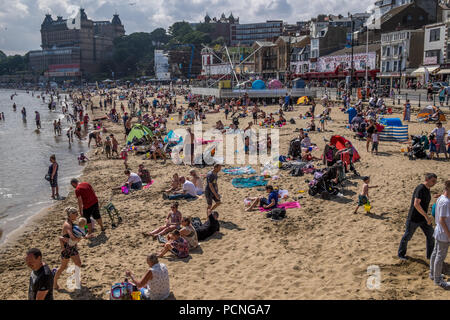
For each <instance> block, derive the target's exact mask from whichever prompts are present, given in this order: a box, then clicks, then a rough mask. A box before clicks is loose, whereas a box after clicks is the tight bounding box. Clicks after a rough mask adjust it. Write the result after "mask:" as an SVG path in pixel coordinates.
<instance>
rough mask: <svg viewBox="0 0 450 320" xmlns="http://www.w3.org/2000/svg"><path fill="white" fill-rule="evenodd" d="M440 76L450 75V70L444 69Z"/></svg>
mask: <svg viewBox="0 0 450 320" xmlns="http://www.w3.org/2000/svg"><path fill="white" fill-rule="evenodd" d="M438 74H450V69H442V70H441V71H439V72H438Z"/></svg>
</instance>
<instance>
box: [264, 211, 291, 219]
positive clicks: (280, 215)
mask: <svg viewBox="0 0 450 320" xmlns="http://www.w3.org/2000/svg"><path fill="white" fill-rule="evenodd" d="M266 217H267V218H272V219H273V220H281V219H283V218H285V217H286V209H285V208H275V209H272V211H270V212H268V213H267V215H266Z"/></svg>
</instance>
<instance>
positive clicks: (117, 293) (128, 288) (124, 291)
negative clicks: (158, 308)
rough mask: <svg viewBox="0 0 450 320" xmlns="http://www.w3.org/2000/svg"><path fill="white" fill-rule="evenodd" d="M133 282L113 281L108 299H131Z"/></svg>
mask: <svg viewBox="0 0 450 320" xmlns="http://www.w3.org/2000/svg"><path fill="white" fill-rule="evenodd" d="M132 292H133V284H131V283H129V282H126V281H125V282H120V283H115V284H113V285H112V286H111V292H110V296H109V299H110V300H132V298H131V293H132Z"/></svg>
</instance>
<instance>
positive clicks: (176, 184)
mask: <svg viewBox="0 0 450 320" xmlns="http://www.w3.org/2000/svg"><path fill="white" fill-rule="evenodd" d="M180 188H181V183H180V177H179V176H178V173H174V174H173V176H172V181H171V184H170V189H167V190H165V192H166V193H171V192H174V191H178V190H180Z"/></svg>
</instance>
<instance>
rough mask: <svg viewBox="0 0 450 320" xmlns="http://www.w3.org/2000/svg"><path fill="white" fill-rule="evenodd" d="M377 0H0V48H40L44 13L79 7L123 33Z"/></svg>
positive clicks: (353, 6) (299, 13)
mask: <svg viewBox="0 0 450 320" xmlns="http://www.w3.org/2000/svg"><path fill="white" fill-rule="evenodd" d="M374 2H375V0H251V1H248V0H247V1H242V0H0V50H2V51H3V52H5V53H6V54H7V55H12V54H25V53H26V52H28V51H30V50H39V49H40V44H41V34H40V28H41V24H42V21H43V20H44V18H45V14H46V13H50V14H52V17H53V19H56V16H58V15H60V16H62V17H63V18H64V19H66V18H68V17H71V16H74V15H75V14H76V12H77V10H78V8H79V7H80V6H82V7H83V8H85V12H86V14H87V16H88V18H89V19H91V20H111V19H112V16H113V14H114V13H116V12H117V13H118V14H119V16H120V19H121V20H122V24H123V25H124V26H125V31H126V34H130V33H133V32H138V31H141V32H151V31H152V30H154V29H156V28H159V27H163V28H166V29H167V28H168V27H169V26H170V25H171V24H172V23H174V22H176V21H183V20H184V21H188V22H200V21H203V18H204V16H205V14H206V13H208V14H209V16H210V17H211V18H213V17H220V15H221V14H222V12H223V13H225V15H226V16H227V17H228V16H229V15H230V13H231V12H232V13H233V16H234V17H235V18H237V17H239V18H240V20H239V22H240V23H253V22H264V21H266V20H275V19H277V20H283V21H285V22H288V23H295V22H296V21H304V20H309V19H310V18H312V17H315V16H317V15H318V14H342V15H345V16H346V15H347V13H348V12H351V13H356V12H365V11H366V10H367V9H368V8H369V7H371V6H372V5H373V3H374Z"/></svg>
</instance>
